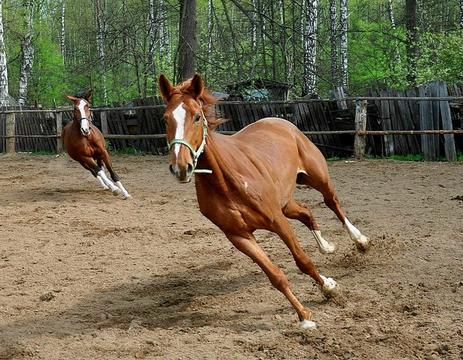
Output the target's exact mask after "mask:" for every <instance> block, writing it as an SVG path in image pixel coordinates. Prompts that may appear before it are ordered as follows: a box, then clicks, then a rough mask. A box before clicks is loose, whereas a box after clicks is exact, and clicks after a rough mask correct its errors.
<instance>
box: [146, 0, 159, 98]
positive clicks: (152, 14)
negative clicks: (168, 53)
mask: <svg viewBox="0 0 463 360" xmlns="http://www.w3.org/2000/svg"><path fill="white" fill-rule="evenodd" d="M156 19H157V16H156V7H155V5H154V0H150V3H149V13H148V60H147V70H148V73H150V74H151V75H152V76H153V95H154V94H156V89H157V82H156V76H157V74H156V62H155V53H156V41H157V26H156Z"/></svg>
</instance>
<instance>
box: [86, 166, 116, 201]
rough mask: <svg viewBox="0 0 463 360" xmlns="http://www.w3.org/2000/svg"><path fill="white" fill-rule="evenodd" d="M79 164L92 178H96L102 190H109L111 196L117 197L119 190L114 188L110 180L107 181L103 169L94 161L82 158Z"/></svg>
mask: <svg viewBox="0 0 463 360" xmlns="http://www.w3.org/2000/svg"><path fill="white" fill-rule="evenodd" d="M79 162H80V164H81V165H82V166H83V167H84V168H86V169H87V170H89V171H90V172H91V173H92V175H93V176H95V177H96V178H97V180H98V181H99V182H100V184H101V185H102V186H103V188H105V189H107V188H109V189H111V191H112V193H113V195H119V194H120V190H119V188H118V187H117V186H115V185H114V184H113V183H112V181H111V180H109V179H108V177H107V176H106V174H105V172H104V170H103V168H102V167H101V166H99V165H98V164H97V163H96V162H95V160H94V159H93V158H91V157H84V158H82V159H80V160H79Z"/></svg>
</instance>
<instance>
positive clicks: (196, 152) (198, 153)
mask: <svg viewBox="0 0 463 360" xmlns="http://www.w3.org/2000/svg"><path fill="white" fill-rule="evenodd" d="M200 109H201V119H202V122H203V139H202V141H201V144H200V145H199V147H198V148H197V149H196V150H195V149H194V148H193V146H192V145H191V144H190V143H189V142H188V141H185V140H183V139H172V141H171V142H170V143H168V148H169V151H170V150H171V149H172V147H173V146H174V145H176V144H179V145H184V146H186V147H187V148H188V150H190V154H191V157H192V158H193V172H194V173H197V174H198V173H203V174H212V170H209V169H196V165H197V164H198V159H199V157H200V156H201V154H202V153H203V152H204V148H205V147H206V138H207V129H208V124H207V119H206V116H205V115H204V111H203V107H202V104H200Z"/></svg>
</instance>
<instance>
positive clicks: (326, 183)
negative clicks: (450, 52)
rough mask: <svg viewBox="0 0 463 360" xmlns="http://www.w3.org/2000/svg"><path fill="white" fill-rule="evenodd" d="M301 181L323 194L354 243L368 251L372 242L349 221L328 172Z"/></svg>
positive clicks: (306, 177) (362, 249) (360, 248)
mask: <svg viewBox="0 0 463 360" xmlns="http://www.w3.org/2000/svg"><path fill="white" fill-rule="evenodd" d="M301 181H302V182H303V183H305V184H306V185H309V186H311V187H313V188H314V189H316V190H318V191H320V192H321V193H322V195H323V200H324V202H325V204H326V206H328V207H329V208H330V209H331V210H332V211H333V212H334V213H335V214H336V216H337V217H338V219H339V220H340V221H341V222H342V223H343V225H345V227H346V229H347V231H348V233H349V235H350V237H351V239H352V240H353V241H354V243H355V245H356V246H357V248H358V249H359V250H361V251H366V250H368V248H369V246H370V240H369V239H368V237H366V236H365V235H363V234H362V233H361V232H360V230H359V229H357V228H356V227H355V226H354V225H352V223H351V222H350V221H349V219H347V217H346V215H345V214H344V211H343V210H342V208H341V204H340V202H339V199H338V197H337V196H336V192H335V189H334V185H333V183H332V182H331V179H330V177H329V175H328V170H326V172H325V173H324V174H323V175H321V176H314V175H313V174H312V176H307V175H306V176H304V177H303V178H301Z"/></svg>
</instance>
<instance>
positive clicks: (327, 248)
mask: <svg viewBox="0 0 463 360" xmlns="http://www.w3.org/2000/svg"><path fill="white" fill-rule="evenodd" d="M319 250H320V253H322V254H323V255H328V254H333V253H334V252H335V251H336V245H334V244H330V243H328V244H327V245H326V246H324V247H320V248H319Z"/></svg>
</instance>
